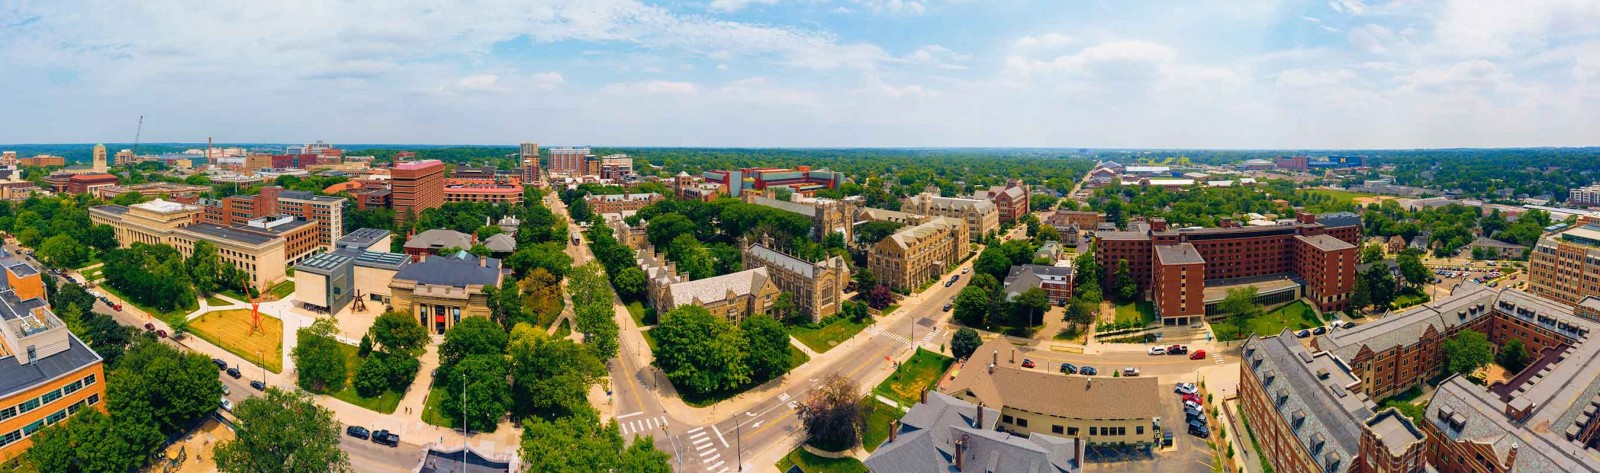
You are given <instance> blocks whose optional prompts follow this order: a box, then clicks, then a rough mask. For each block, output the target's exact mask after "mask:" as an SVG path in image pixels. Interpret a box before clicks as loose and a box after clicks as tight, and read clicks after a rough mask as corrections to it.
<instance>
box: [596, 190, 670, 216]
mask: <svg viewBox="0 0 1600 473" xmlns="http://www.w3.org/2000/svg"><path fill="white" fill-rule="evenodd" d="M664 199H666V197H663V196H662V195H661V194H657V193H654V192H650V193H645V194H604V195H587V196H584V197H583V201H584V202H585V203H587V204H589V210H590V211H592V212H594V213H597V214H613V213H622V212H637V211H639V209H642V208H644V207H645V206H646V205H650V204H654V203H656V202H660V201H662V200H664Z"/></svg>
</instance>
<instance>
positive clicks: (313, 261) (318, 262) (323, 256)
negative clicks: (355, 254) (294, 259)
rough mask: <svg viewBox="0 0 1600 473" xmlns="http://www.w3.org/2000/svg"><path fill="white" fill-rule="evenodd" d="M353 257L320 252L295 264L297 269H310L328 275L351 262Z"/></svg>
mask: <svg viewBox="0 0 1600 473" xmlns="http://www.w3.org/2000/svg"><path fill="white" fill-rule="evenodd" d="M350 260H351V258H350V257H349V256H346V255H342V254H339V253H318V254H315V255H312V256H311V257H310V258H306V260H305V261H301V262H300V264H297V265H295V271H308V272H311V273H314V274H321V275H327V274H328V273H330V272H332V271H333V270H334V269H337V268H338V267H340V266H344V265H347V264H350Z"/></svg>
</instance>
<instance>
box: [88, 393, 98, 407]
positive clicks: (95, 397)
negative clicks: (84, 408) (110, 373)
mask: <svg viewBox="0 0 1600 473" xmlns="http://www.w3.org/2000/svg"><path fill="white" fill-rule="evenodd" d="M99 403H100V395H99V394H90V395H89V405H91V406H93V405H95V404H99Z"/></svg>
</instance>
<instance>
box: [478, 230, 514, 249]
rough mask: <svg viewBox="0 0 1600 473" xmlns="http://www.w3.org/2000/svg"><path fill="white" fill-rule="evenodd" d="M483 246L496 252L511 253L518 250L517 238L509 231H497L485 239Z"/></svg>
mask: <svg viewBox="0 0 1600 473" xmlns="http://www.w3.org/2000/svg"><path fill="white" fill-rule="evenodd" d="M483 246H485V247H488V248H489V251H492V252H495V253H510V252H513V251H517V239H516V238H513V237H512V236H511V235H510V234H508V233H496V234H494V235H492V236H490V237H489V238H486V239H484V240H483Z"/></svg>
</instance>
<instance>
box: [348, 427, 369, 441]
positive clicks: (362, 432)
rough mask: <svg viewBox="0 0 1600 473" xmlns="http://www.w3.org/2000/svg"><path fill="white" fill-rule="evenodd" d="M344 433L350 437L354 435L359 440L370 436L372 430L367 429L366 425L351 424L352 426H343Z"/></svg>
mask: <svg viewBox="0 0 1600 473" xmlns="http://www.w3.org/2000/svg"><path fill="white" fill-rule="evenodd" d="M344 433H345V435H349V436H351V437H355V438H358V439H361V440H366V439H369V438H372V432H369V431H367V428H366V427H362V426H359V425H352V426H349V427H345V428H344Z"/></svg>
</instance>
